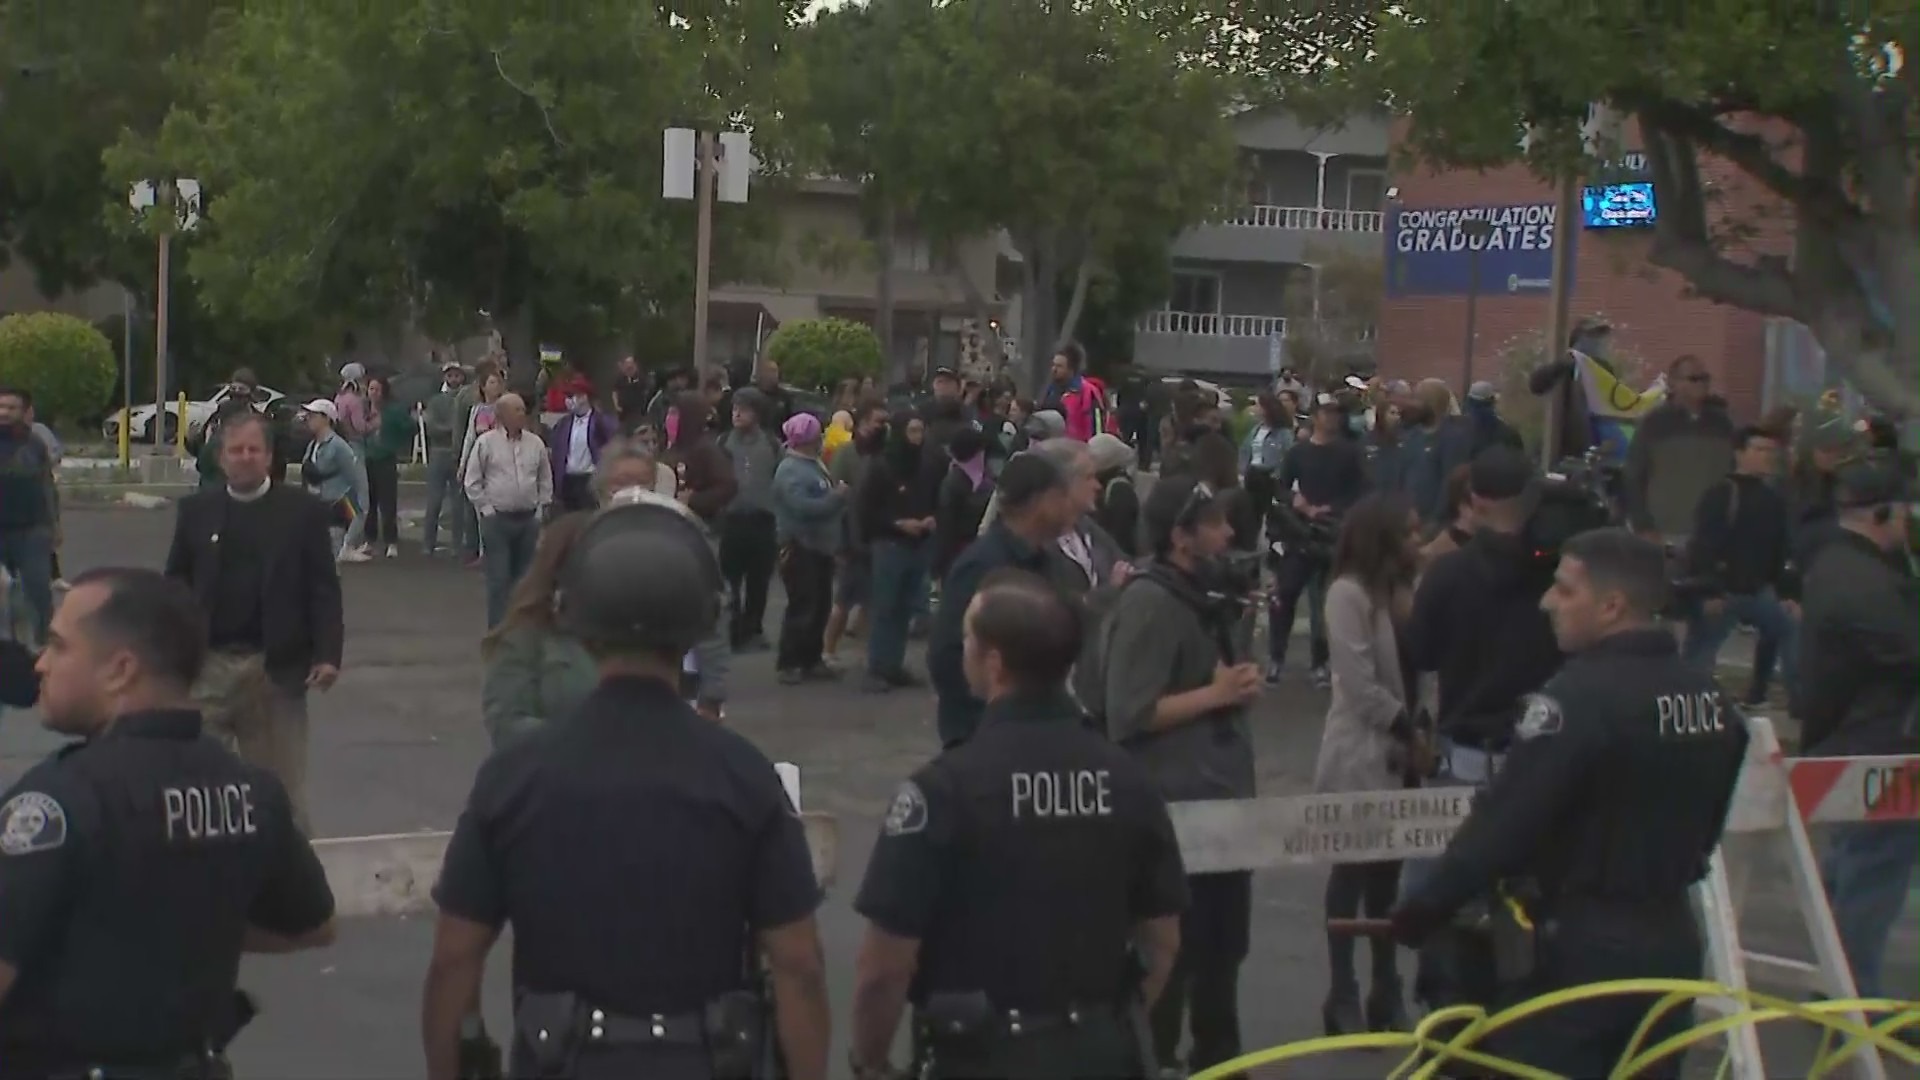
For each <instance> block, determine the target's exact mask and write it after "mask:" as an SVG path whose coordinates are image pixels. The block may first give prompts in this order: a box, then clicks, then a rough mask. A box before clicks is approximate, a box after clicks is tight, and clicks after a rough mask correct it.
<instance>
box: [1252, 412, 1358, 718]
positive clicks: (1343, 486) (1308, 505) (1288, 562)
mask: <svg viewBox="0 0 1920 1080" xmlns="http://www.w3.org/2000/svg"><path fill="white" fill-rule="evenodd" d="M1275 488H1276V490H1277V491H1278V493H1279V494H1278V497H1279V498H1281V499H1288V498H1291V500H1292V502H1291V509H1292V511H1293V512H1294V513H1295V514H1297V515H1299V516H1300V517H1303V518H1305V519H1306V521H1307V522H1308V524H1309V526H1310V527H1312V526H1319V527H1320V528H1319V529H1317V530H1315V531H1319V532H1324V533H1325V535H1326V538H1327V542H1326V543H1324V544H1321V543H1312V542H1308V543H1299V542H1297V541H1298V538H1296V541H1295V542H1291V543H1290V542H1288V541H1287V540H1284V539H1283V540H1282V541H1281V544H1282V550H1281V552H1280V558H1279V562H1278V564H1277V565H1276V566H1275V568H1274V592H1273V602H1272V605H1271V606H1270V607H1269V608H1268V609H1267V616H1268V621H1267V682H1269V683H1276V682H1278V681H1280V673H1281V671H1282V670H1283V669H1284V668H1285V667H1286V664H1287V645H1288V642H1289V640H1290V639H1291V638H1292V637H1293V617H1294V610H1295V609H1296V608H1297V607H1298V605H1299V603H1300V596H1301V594H1302V593H1305V594H1306V596H1307V603H1308V605H1309V606H1308V611H1307V627H1308V634H1309V641H1308V645H1309V649H1310V653H1311V659H1312V661H1313V683H1314V686H1316V687H1318V688H1319V689H1322V690H1324V689H1326V688H1327V686H1328V685H1329V683H1330V679H1329V677H1328V675H1327V629H1326V599H1327V572H1328V570H1329V569H1330V568H1331V566H1332V563H1333V550H1332V536H1333V534H1334V533H1335V532H1337V531H1338V528H1339V521H1340V515H1342V514H1344V513H1346V512H1347V507H1349V506H1352V505H1353V504H1354V503H1355V502H1357V501H1358V500H1359V498H1360V496H1361V495H1364V494H1366V489H1367V467H1366V451H1365V449H1364V448H1362V446H1361V445H1360V443H1359V441H1358V440H1356V439H1354V438H1352V437H1351V436H1350V435H1349V434H1348V431H1347V414H1346V410H1345V409H1344V408H1342V407H1341V405H1340V402H1339V400H1338V399H1337V398H1335V397H1334V396H1333V395H1331V394H1322V395H1320V397H1319V398H1317V399H1316V400H1315V401H1314V406H1313V434H1312V435H1310V436H1308V437H1307V438H1305V439H1302V440H1300V441H1299V442H1296V443H1294V444H1293V446H1292V447H1291V448H1289V449H1288V450H1287V456H1286V457H1285V458H1283V459H1281V462H1280V475H1279V476H1278V477H1277V478H1276V483H1275ZM1289 493H1291V494H1289ZM1282 515H1283V516H1284V511H1282Z"/></svg>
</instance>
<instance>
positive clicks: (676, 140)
mask: <svg viewBox="0 0 1920 1080" xmlns="http://www.w3.org/2000/svg"><path fill="white" fill-rule="evenodd" d="M695 142H696V137H695V135H694V132H693V129H692V128H668V129H667V132H666V136H665V142H664V145H663V149H664V150H665V154H664V155H663V156H662V158H661V164H660V197H661V198H663V199H691V198H693V174H694V154H695V151H694V144H695Z"/></svg>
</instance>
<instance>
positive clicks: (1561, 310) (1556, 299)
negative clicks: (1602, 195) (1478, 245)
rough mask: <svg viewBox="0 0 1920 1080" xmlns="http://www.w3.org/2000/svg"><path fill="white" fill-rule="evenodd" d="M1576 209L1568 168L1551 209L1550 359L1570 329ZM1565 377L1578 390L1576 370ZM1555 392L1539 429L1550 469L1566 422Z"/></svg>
mask: <svg viewBox="0 0 1920 1080" xmlns="http://www.w3.org/2000/svg"><path fill="white" fill-rule="evenodd" d="M1579 213H1580V175H1579V173H1578V172H1571V171H1570V172H1568V173H1567V174H1566V175H1565V176H1562V177H1561V178H1560V191H1559V198H1558V200H1557V202H1556V204H1555V206H1554V210H1553V286H1552V289H1551V290H1550V292H1549V294H1548V307H1549V312H1548V316H1547V347H1546V350H1545V352H1546V357H1545V360H1546V362H1548V363H1552V362H1554V361H1556V360H1559V359H1561V358H1562V357H1563V356H1565V354H1566V348H1567V337H1568V335H1569V333H1570V332H1571V330H1572V326H1571V323H1572V321H1573V319H1572V308H1573V260H1574V235H1575V234H1574V228H1575V225H1574V219H1575V218H1576V217H1577V216H1578V215H1579ZM1567 377H1568V378H1570V379H1572V380H1574V382H1575V384H1576V386H1575V390H1576V392H1577V391H1578V383H1579V379H1580V373H1579V372H1578V371H1574V372H1571V373H1570V374H1569V375H1568V376H1567ZM1562 400H1563V397H1562V395H1561V394H1560V393H1559V392H1557V391H1556V392H1555V393H1554V395H1553V397H1552V398H1551V399H1550V400H1549V401H1548V403H1547V409H1546V417H1547V420H1546V424H1545V425H1544V426H1543V427H1542V429H1541V437H1540V467H1541V468H1542V469H1552V468H1553V466H1554V464H1555V461H1554V459H1555V458H1556V457H1557V456H1558V453H1559V447H1560V437H1559V436H1560V432H1559V430H1558V429H1559V426H1560V425H1561V424H1564V423H1566V417H1565V416H1563V415H1561V407H1560V402H1561V401H1562Z"/></svg>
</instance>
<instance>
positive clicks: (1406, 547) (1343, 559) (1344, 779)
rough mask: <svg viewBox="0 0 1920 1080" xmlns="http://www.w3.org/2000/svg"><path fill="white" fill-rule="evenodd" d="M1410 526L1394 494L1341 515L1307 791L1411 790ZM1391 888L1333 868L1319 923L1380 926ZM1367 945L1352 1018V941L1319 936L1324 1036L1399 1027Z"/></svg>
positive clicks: (1389, 869) (1354, 870)
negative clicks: (1329, 685)
mask: <svg viewBox="0 0 1920 1080" xmlns="http://www.w3.org/2000/svg"><path fill="white" fill-rule="evenodd" d="M1419 527H1420V519H1419V516H1418V515H1417V514H1415V513H1414V512H1413V507H1412V505H1411V504H1410V503H1409V502H1407V501H1406V499H1404V498H1403V497H1401V496H1398V495H1393V494H1377V495H1370V496H1368V497H1366V498H1364V499H1362V500H1360V501H1359V502H1358V503H1356V504H1354V506H1353V508H1352V509H1351V510H1349V511H1347V515H1346V518H1345V520H1344V522H1343V523H1342V525H1341V529H1340V535H1339V537H1338V539H1337V540H1336V541H1335V543H1334V553H1333V568H1332V579H1333V580H1332V582H1331V584H1329V585H1328V586H1327V643H1328V646H1329V657H1328V666H1329V667H1330V668H1331V669H1332V672H1333V699H1332V702H1331V704H1330V705H1329V706H1328V709H1327V723H1326V728H1325V731H1324V732H1323V733H1322V734H1321V737H1320V755H1319V759H1318V760H1317V761H1316V762H1315V764H1314V770H1313V787H1314V790H1315V791H1316V792H1322V793H1327V792H1343V791H1387V790H1392V789H1394V788H1399V787H1413V786H1417V785H1418V783H1419V776H1420V774H1421V772H1422V771H1423V770H1422V769H1421V767H1420V763H1419V759H1420V758H1421V757H1422V756H1423V753H1424V751H1423V750H1422V749H1421V744H1420V738H1421V737H1420V735H1419V733H1418V732H1416V730H1415V727H1414V722H1413V717H1414V713H1415V709H1416V707H1417V702H1418V696H1417V694H1415V693H1414V692H1413V688H1412V686H1411V685H1410V683H1411V681H1412V676H1411V673H1410V672H1408V670H1407V669H1406V666H1405V665H1404V663H1403V662H1402V660H1401V648H1400V635H1401V630H1402V628H1403V627H1404V626H1405V624H1406V621H1407V617H1408V615H1409V614H1411V611H1412V607H1413V581H1414V575H1415V573H1416V570H1417V566H1418V553H1417V549H1416V548H1415V546H1414V545H1415V543H1416V542H1417V540H1418V537H1419ZM1399 885H1400V864H1399V863H1398V862H1369V863H1344V864H1341V865H1337V866H1334V867H1333V868H1332V870H1331V871H1330V873H1329V874H1328V876H1327V893H1326V906H1325V914H1326V917H1327V918H1329V919H1351V918H1354V917H1355V916H1356V915H1359V914H1360V913H1361V912H1362V911H1364V912H1365V913H1366V916H1367V917H1368V918H1380V919H1384V918H1386V916H1387V913H1388V912H1389V911H1391V910H1392V909H1393V904H1394V900H1395V899H1396V898H1397V895H1398V893H1399ZM1371 946H1372V950H1373V972H1372V980H1371V985H1370V986H1369V988H1368V993H1367V995H1366V998H1365V1007H1364V1010H1363V1008H1362V998H1361V995H1360V983H1359V980H1358V979H1357V978H1356V977H1355V975H1354V970H1353V952H1354V938H1353V936H1352V935H1350V934H1334V933H1329V934H1328V935H1327V958H1328V962H1329V964H1330V965H1331V967H1332V971H1331V980H1330V989H1329V991H1328V994H1327V1000H1326V1002H1325V1004H1324V1005H1322V1006H1321V1017H1322V1019H1323V1021H1324V1022H1325V1024H1326V1030H1327V1034H1329V1035H1344V1034H1351V1033H1354V1032H1357V1031H1366V1030H1371V1031H1389V1030H1402V1029H1404V1028H1405V1027H1406V1005H1405V999H1404V996H1403V995H1402V993H1401V989H1400V973H1399V967H1398V959H1399V958H1398V955H1397V953H1396V949H1397V946H1396V945H1395V944H1394V942H1393V941H1392V940H1391V939H1388V938H1384V937H1382V938H1375V939H1373V940H1372V942H1371Z"/></svg>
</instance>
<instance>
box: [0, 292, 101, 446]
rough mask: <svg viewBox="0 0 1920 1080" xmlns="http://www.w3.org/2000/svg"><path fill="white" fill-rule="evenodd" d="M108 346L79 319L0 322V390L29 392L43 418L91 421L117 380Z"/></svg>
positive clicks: (52, 316) (39, 316) (47, 315)
mask: <svg viewBox="0 0 1920 1080" xmlns="http://www.w3.org/2000/svg"><path fill="white" fill-rule="evenodd" d="M119 373H120V365H119V362H118V360H116V359H115V357H114V353H113V346H112V344H110V343H109V342H108V341H107V339H106V337H105V336H103V335H102V334H101V333H100V331H98V330H95V329H94V328H93V327H92V326H90V325H88V323H87V322H86V321H85V320H83V319H76V318H74V317H73V316H71V315H61V314H57V313H55V312H36V313H33V314H29V315H9V316H7V317H6V318H4V319H0V386H25V387H31V388H32V390H33V397H34V404H35V406H36V407H37V408H38V410H39V412H40V414H41V415H42V416H44V417H46V418H48V419H59V420H64V421H73V420H79V419H83V418H84V419H92V418H93V417H95V416H97V415H99V413H100V411H101V410H102V409H104V408H106V405H107V399H108V397H109V396H111V395H112V393H113V388H114V386H115V385H117V383H118V381H119Z"/></svg>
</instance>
